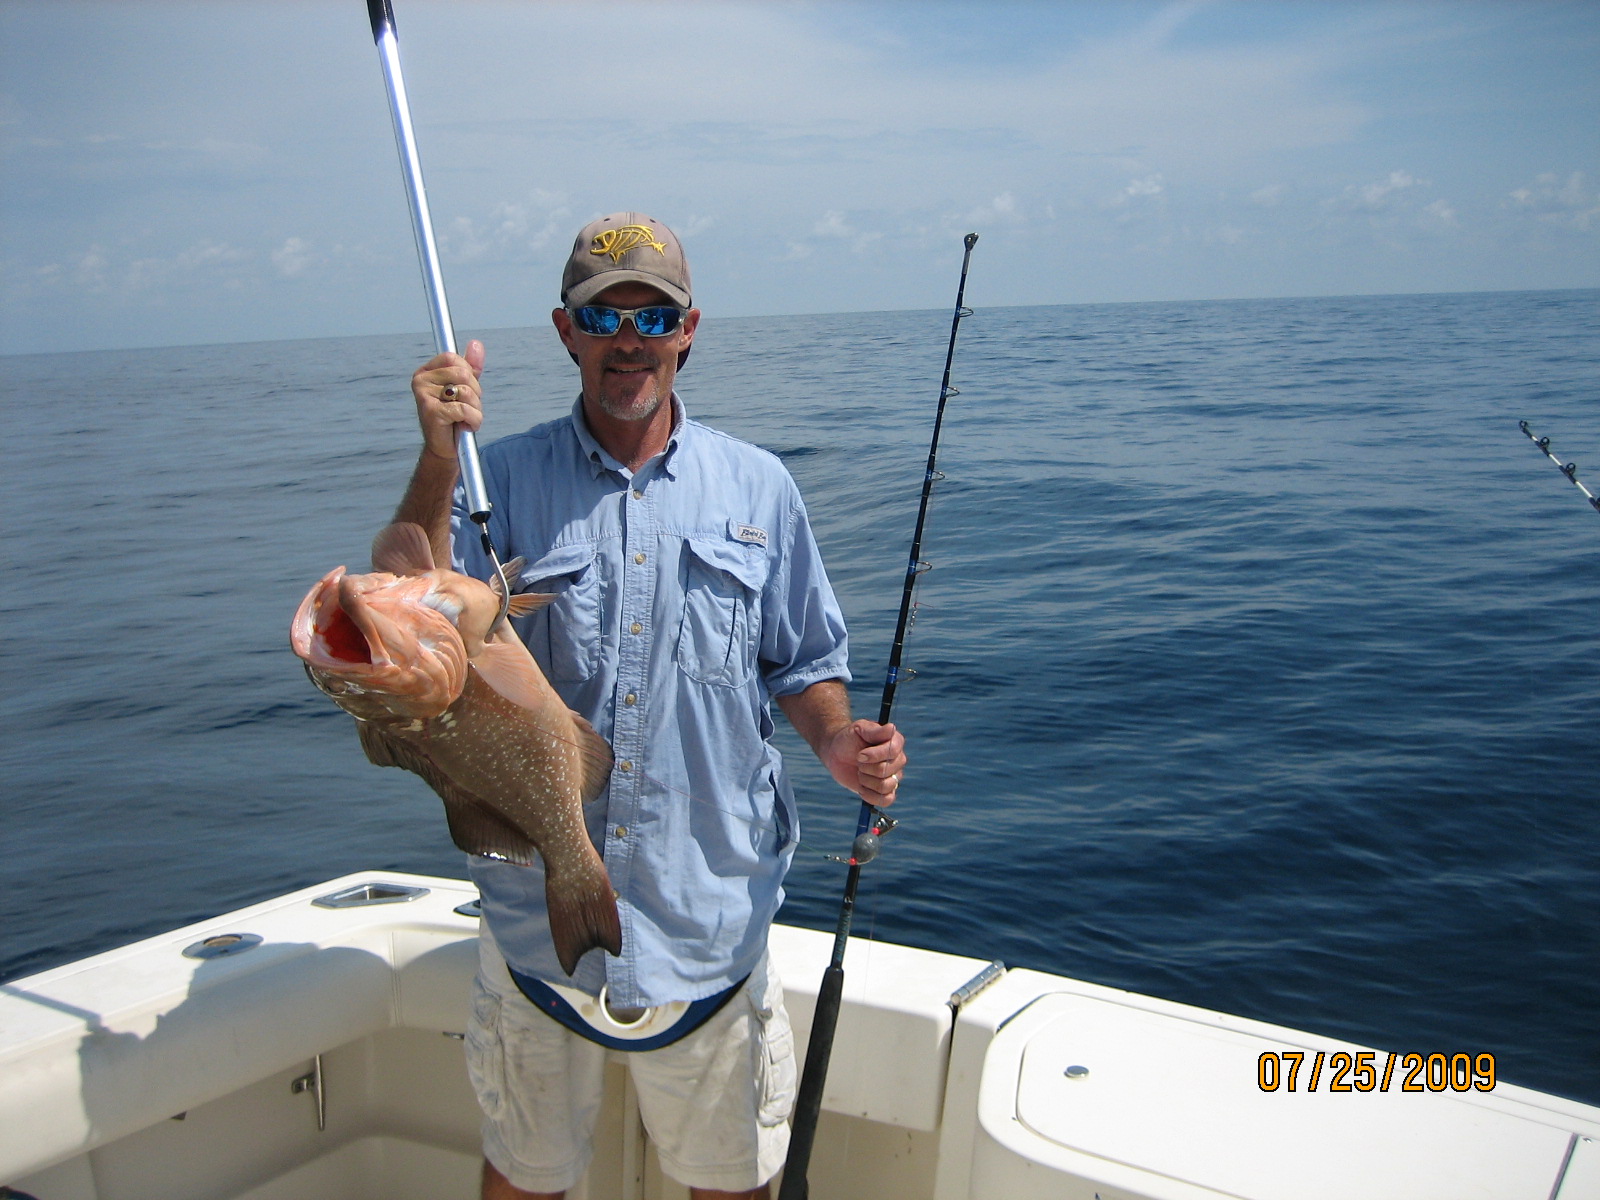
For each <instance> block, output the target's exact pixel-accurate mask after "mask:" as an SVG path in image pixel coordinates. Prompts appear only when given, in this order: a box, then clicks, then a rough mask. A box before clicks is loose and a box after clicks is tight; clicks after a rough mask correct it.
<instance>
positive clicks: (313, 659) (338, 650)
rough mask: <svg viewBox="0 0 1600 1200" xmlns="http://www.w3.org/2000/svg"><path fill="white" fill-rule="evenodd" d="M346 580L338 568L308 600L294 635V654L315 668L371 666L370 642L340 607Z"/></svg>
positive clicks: (340, 568)
mask: <svg viewBox="0 0 1600 1200" xmlns="http://www.w3.org/2000/svg"><path fill="white" fill-rule="evenodd" d="M344 577H345V571H344V568H343V567H339V568H336V569H334V570H332V571H330V572H328V574H327V575H325V576H323V578H322V581H321V582H320V583H318V584H317V586H316V587H314V588H312V589H311V592H310V594H309V595H307V596H306V598H305V601H304V602H303V603H302V604H301V606H300V611H299V612H298V613H297V614H296V615H295V622H294V627H293V630H292V635H291V637H292V641H293V643H294V648H295V652H296V653H298V654H299V655H300V657H302V658H304V659H305V660H306V661H307V662H309V663H313V664H321V665H324V666H356V665H359V666H371V665H373V654H372V642H371V639H370V638H369V637H368V635H367V632H366V630H364V629H363V628H362V627H361V624H360V622H359V621H357V620H356V618H354V617H352V616H351V614H350V613H349V612H348V611H346V609H345V607H344V605H343V603H341V587H340V585H341V583H342V582H343V580H344Z"/></svg>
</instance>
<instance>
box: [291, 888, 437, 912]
mask: <svg viewBox="0 0 1600 1200" xmlns="http://www.w3.org/2000/svg"><path fill="white" fill-rule="evenodd" d="M427 894H428V889H427V888H425V887H412V886H411V885H410V884H406V883H358V884H356V885H355V886H354V887H347V888H341V889H339V890H338V891H337V892H329V893H328V894H327V895H326V896H318V897H317V898H316V899H315V900H313V901H312V902H311V903H313V904H315V905H316V906H317V907H318V908H361V907H363V906H364V905H368V904H405V903H406V902H407V901H410V900H418V899H421V898H422V897H423V896H426V895H427Z"/></svg>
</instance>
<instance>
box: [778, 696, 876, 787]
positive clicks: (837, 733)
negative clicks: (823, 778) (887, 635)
mask: <svg viewBox="0 0 1600 1200" xmlns="http://www.w3.org/2000/svg"><path fill="white" fill-rule="evenodd" d="M778 707H779V708H781V709H783V712H784V715H785V716H786V717H788V718H789V721H790V723H791V724H792V725H793V726H794V727H795V730H796V731H797V732H798V733H799V734H800V736H801V737H803V738H805V740H806V742H807V743H808V744H809V745H810V746H811V748H812V749H813V750H815V751H816V754H817V757H818V758H819V759H821V760H822V765H823V766H825V767H827V768H828V774H830V775H832V776H833V777H834V779H835V780H837V781H838V783H839V785H840V786H841V787H843V788H846V789H848V790H849V791H852V792H854V793H855V794H856V795H858V796H860V797H861V798H862V799H863V800H865V801H866V802H867V803H868V804H876V805H877V806H878V807H879V808H886V807H887V806H889V805H891V804H893V803H894V796H895V792H896V790H897V789H898V788H899V787H900V778H901V776H902V775H904V774H905V769H906V739H905V738H904V737H902V736H901V735H900V731H899V730H897V729H896V728H895V727H894V726H893V725H879V724H878V723H877V722H876V721H868V720H866V719H865V718H863V719H861V720H859V721H852V720H851V719H850V693H849V692H848V691H846V690H845V686H844V684H842V683H840V682H839V681H838V680H837V679H824V680H822V681H821V682H820V683H813V684H812V685H811V686H810V687H808V688H806V690H805V691H803V692H795V693H794V694H792V695H788V696H779V697H778Z"/></svg>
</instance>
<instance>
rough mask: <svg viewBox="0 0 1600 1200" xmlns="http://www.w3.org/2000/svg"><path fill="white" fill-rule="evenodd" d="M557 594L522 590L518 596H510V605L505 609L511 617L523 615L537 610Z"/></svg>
mask: <svg viewBox="0 0 1600 1200" xmlns="http://www.w3.org/2000/svg"><path fill="white" fill-rule="evenodd" d="M559 594H560V593H558V592H523V593H522V594H521V595H519V596H513V597H511V600H510V607H509V608H508V609H507V610H506V611H507V612H509V613H510V614H511V615H512V616H513V617H525V616H527V615H528V614H529V613H532V612H538V611H539V610H540V609H541V608H543V607H544V606H545V605H546V604H549V603H550V601H552V600H554V599H555V598H556V596H558V595H559Z"/></svg>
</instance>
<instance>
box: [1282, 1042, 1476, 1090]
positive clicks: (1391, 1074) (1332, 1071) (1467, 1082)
mask: <svg viewBox="0 0 1600 1200" xmlns="http://www.w3.org/2000/svg"><path fill="white" fill-rule="evenodd" d="M1397 1067H1398V1068H1399V1069H1398V1070H1396V1068H1397ZM1494 1083H1495V1074H1494V1055H1492V1054H1396V1053H1393V1052H1391V1053H1390V1054H1388V1055H1387V1056H1386V1057H1385V1059H1384V1061H1383V1063H1382V1064H1381V1065H1380V1063H1379V1062H1378V1055H1377V1054H1376V1053H1374V1052H1371V1051H1362V1052H1361V1053H1358V1054H1350V1053H1347V1052H1345V1051H1343V1050H1336V1051H1334V1052H1333V1053H1332V1054H1329V1053H1327V1052H1326V1051H1323V1050H1318V1051H1317V1052H1316V1053H1315V1054H1307V1053H1306V1052H1305V1051H1304V1050H1278V1051H1273V1050H1269V1051H1267V1052H1266V1053H1265V1054H1263V1055H1262V1056H1261V1057H1260V1058H1259V1059H1257V1060H1256V1086H1257V1087H1259V1088H1260V1089H1261V1090H1262V1091H1263V1092H1296V1091H1307V1092H1314V1091H1316V1090H1318V1088H1319V1087H1320V1088H1321V1090H1323V1091H1325V1092H1387V1091H1391V1090H1392V1091H1396V1092H1447V1091H1448V1092H1471V1091H1477V1092H1492V1091H1494Z"/></svg>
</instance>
